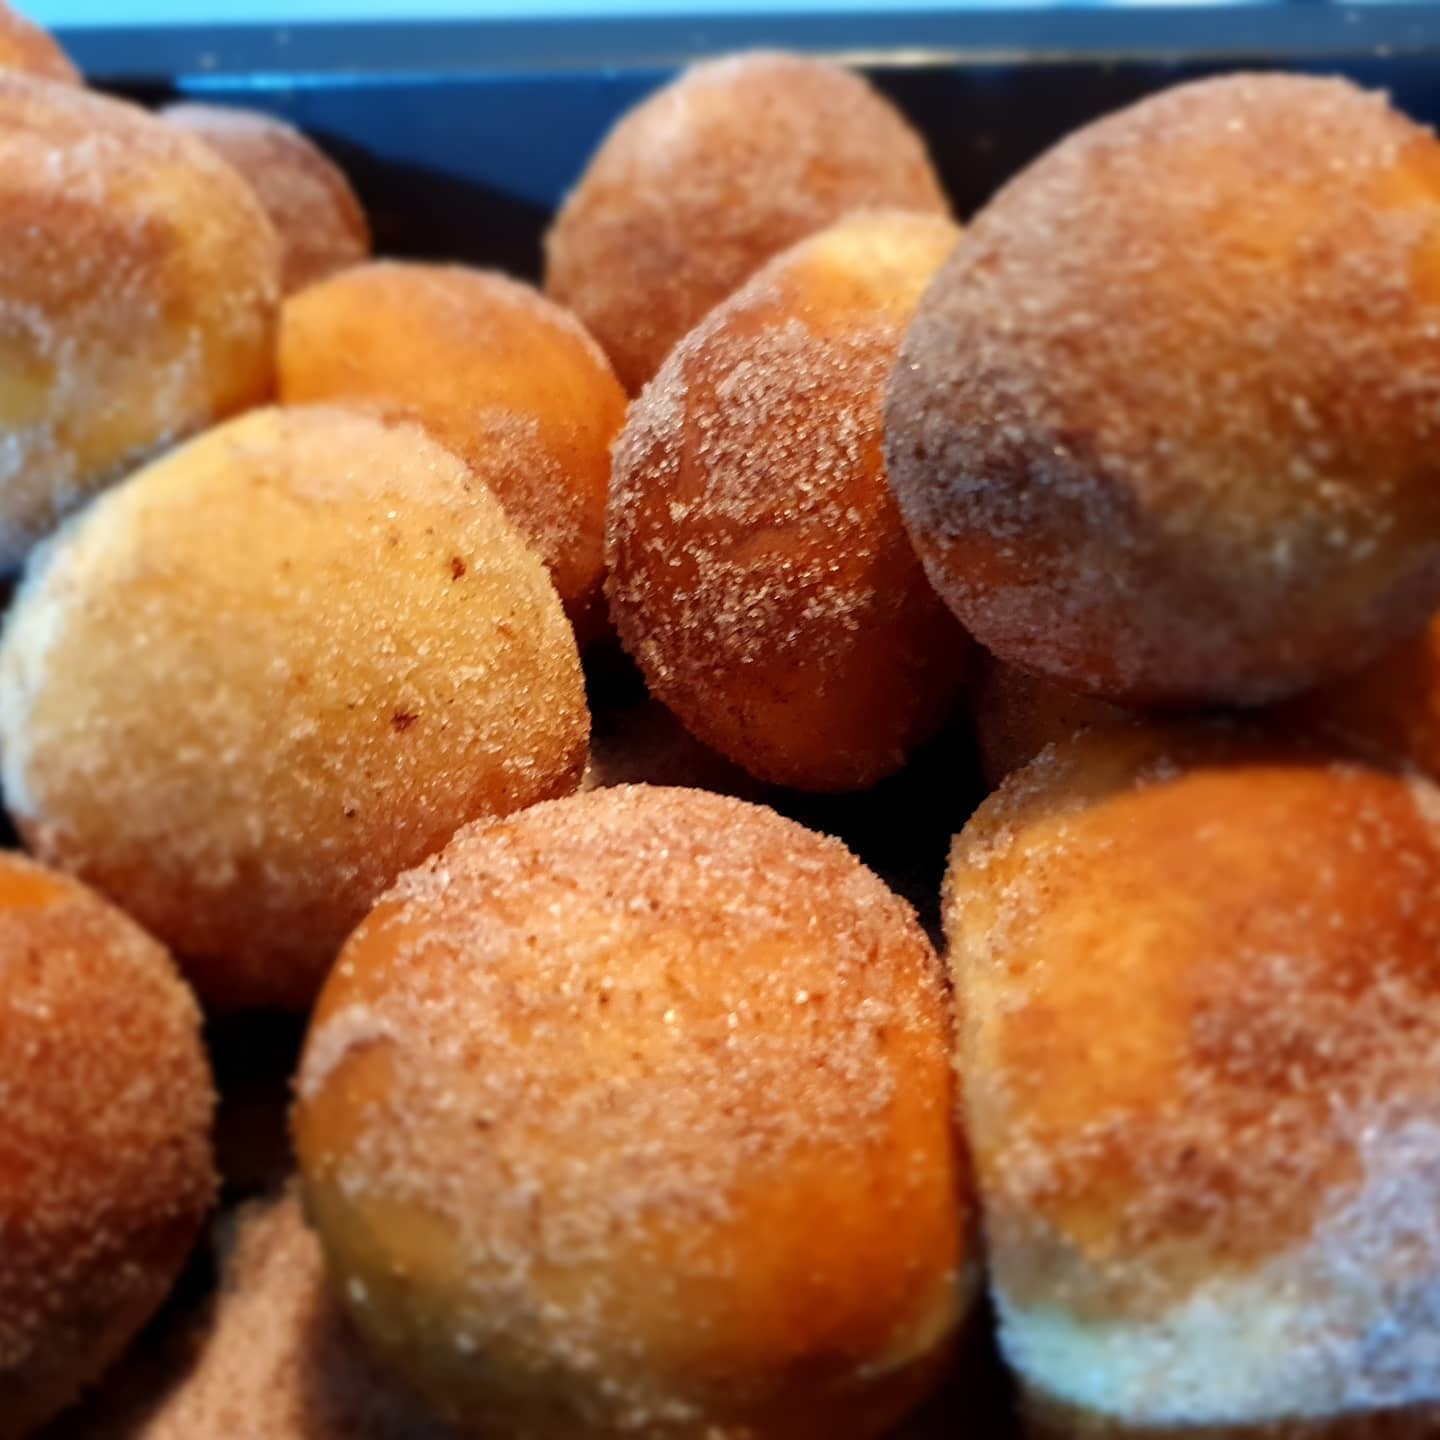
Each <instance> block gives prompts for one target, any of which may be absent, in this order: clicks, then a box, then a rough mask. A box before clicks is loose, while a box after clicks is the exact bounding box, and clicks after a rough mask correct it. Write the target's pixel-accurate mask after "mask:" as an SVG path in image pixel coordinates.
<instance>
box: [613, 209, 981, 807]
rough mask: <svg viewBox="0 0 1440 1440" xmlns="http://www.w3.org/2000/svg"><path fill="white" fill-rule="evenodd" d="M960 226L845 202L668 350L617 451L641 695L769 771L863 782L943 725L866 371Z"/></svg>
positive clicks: (617, 531)
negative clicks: (857, 208)
mask: <svg viewBox="0 0 1440 1440" xmlns="http://www.w3.org/2000/svg"><path fill="white" fill-rule="evenodd" d="M958 235H959V231H958V230H957V229H956V228H955V226H954V225H952V224H951V223H950V222H949V221H948V220H945V219H942V218H941V217H939V216H936V215H921V214H914V213H904V212H900V211H874V212H864V213H861V214H857V215H853V216H850V217H848V218H846V219H845V220H842V221H840V222H839V223H838V224H836V225H834V226H832V227H830V228H829V229H827V230H824V231H822V232H821V233H820V234H818V235H814V236H811V237H810V238H809V239H807V240H803V241H801V242H800V243H799V244H798V245H796V246H794V247H793V248H792V249H790V250H788V251H786V252H785V253H784V254H783V255H781V256H779V257H777V258H776V259H775V260H773V261H771V262H770V264H768V265H767V266H765V268H764V269H762V270H761V271H760V273H759V274H757V275H756V276H754V278H753V279H751V280H750V282H749V283H748V284H746V285H745V286H744V287H743V288H742V289H741V290H739V291H738V292H737V293H736V294H735V295H733V296H731V297H730V299H728V300H727V301H725V302H724V303H723V304H721V305H719V306H717V307H716V309H714V310H712V311H711V312H710V314H709V315H708V316H706V318H705V319H704V320H703V321H702V322H701V323H700V325H699V326H697V327H696V329H694V330H693V331H691V333H690V334H689V335H687V336H686V337H685V339H684V340H683V341H682V342H681V343H680V344H679V345H677V346H676V348H675V349H674V350H673V351H671V353H670V355H669V357H668V358H667V359H666V361H665V364H664V365H663V366H662V367H661V370H660V373H659V374H658V375H657V376H656V377H655V379H654V380H653V381H652V382H651V384H650V385H648V386H647V387H646V389H645V392H644V394H643V395H642V396H641V397H640V398H639V400H637V401H636V402H635V403H634V404H633V405H632V406H631V408H630V414H629V418H628V419H627V421H626V424H625V429H624V430H623V431H622V433H621V438H620V440H619V442H618V444H617V445H616V448H615V471H614V478H613V483H612V488H611V495H610V509H609V521H608V531H607V553H608V559H609V564H610V571H611V575H610V581H609V597H610V613H611V615H612V617H613V618H614V620H615V624H616V627H617V629H618V630H619V632H620V638H621V640H622V641H623V642H624V644H625V647H626V649H627V650H628V651H629V652H630V654H631V655H632V656H633V657H634V659H635V661H636V663H637V664H638V665H639V666H640V669H641V670H642V671H643V672H644V674H645V678H646V681H647V683H648V684H649V686H650V689H651V692H652V693H653V694H655V695H656V696H658V697H659V698H660V699H661V700H663V701H664V702H665V703H666V704H667V705H668V706H670V708H671V709H672V710H674V711H675V713H676V714H677V715H678V716H679V717H680V718H681V720H683V721H684V723H685V725H686V726H687V727H688V728H689V729H690V730H691V731H693V732H694V734H695V735H697V736H698V737H699V738H700V739H701V740H703V741H705V742H706V743H707V744H709V745H711V746H713V747H714V748H715V749H717V750H719V751H720V752H721V753H723V754H725V755H727V756H728V757H729V758H730V759H732V760H734V761H735V762H736V763H737V764H739V765H743V766H744V767H745V768H746V769H747V770H749V771H750V772H751V773H753V774H754V775H756V776H758V777H760V778H761V779H763V780H768V781H772V782H774V783H777V784H783V785H793V786H797V787H800V788H804V789H810V790H851V789H863V788H865V787H866V786H868V785H871V784H873V783H874V782H875V781H876V780H878V779H880V778H882V777H883V776H885V775H888V774H891V773H893V772H894V771H896V770H898V769H899V768H900V766H901V765H902V764H903V763H904V760H905V756H906V754H907V753H908V752H909V751H910V750H912V749H913V748H914V747H915V746H916V745H917V744H919V743H920V742H922V741H924V740H926V739H928V738H929V737H930V736H931V735H933V734H934V733H935V732H937V731H938V730H939V729H940V727H941V725H942V724H943V722H944V720H945V717H946V715H947V713H948V712H949V711H950V709H951V707H952V705H953V702H954V700H955V698H956V696H957V694H958V693H959V690H960V687H961V684H962V682H963V679H964V676H965V672H966V670H967V669H968V664H969V659H970V652H971V649H972V647H971V645H970V642H969V640H968V638H967V637H966V636H965V634H964V632H963V631H962V630H961V628H960V626H959V625H958V624H957V623H956V622H955V620H954V618H953V617H952V616H951V615H950V613H949V611H948V610H947V609H946V608H945V605H944V604H943V603H942V602H941V600H940V599H939V597H938V596H936V594H935V592H934V591H933V590H932V589H931V588H930V584H929V582H928V581H927V580H926V578H925V573H924V571H923V569H922V568H921V566H920V562H919V561H918V560H917V559H916V558H915V552H914V550H913V549H912V547H911V544H910V540H909V537H908V536H907V535H906V533H905V528H904V526H903V525H902V523H901V521H900V516H899V513H898V511H897V509H896V507H895V502H894V500H893V498H892V496H891V494H890V491H889V488H888V486H887V485H886V483H885V462H884V457H883V455H882V450H881V430H882V419H883V414H882V411H883V405H884V392H885V381H886V378H887V376H888V374H889V371H890V367H891V365H892V364H893V363H894V359H895V353H896V350H897V348H898V346H899V343H900V337H901V335H902V334H903V332H904V329H905V326H906V324H907V323H908V321H909V319H910V316H911V314H912V312H913V310H914V307H915V302H916V301H917V300H918V299H919V297H920V293H921V291H922V290H923V289H924V287H925V285H926V283H927V281H928V280H929V279H930V277H931V276H932V275H933V274H934V272H935V270H936V269H937V267H938V266H939V265H940V263H941V262H942V261H943V260H944V258H945V257H946V255H948V254H949V252H950V250H951V249H952V248H953V247H954V244H955V241H956V239H957V238H958Z"/></svg>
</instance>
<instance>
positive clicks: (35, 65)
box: [0, 0, 84, 85]
mask: <svg viewBox="0 0 1440 1440" xmlns="http://www.w3.org/2000/svg"><path fill="white" fill-rule="evenodd" d="M9 70H14V71H18V72H20V73H21V74H25V75H34V76H35V77H36V78H37V79H40V80H50V81H54V82H56V83H58V84H61V85H82V84H84V81H83V79H82V78H81V75H80V72H79V71H78V70H77V69H76V68H75V66H74V64H73V63H72V62H71V60H70V57H69V56H68V55H66V53H65V52H64V51H63V50H62V49H61V48H60V45H59V43H58V42H57V41H56V39H55V37H54V36H53V35H51V34H50V33H49V32H48V31H45V30H42V29H41V28H40V26H38V25H36V24H35V23H34V21H31V20H27V19H26V18H25V17H24V16H23V15H21V14H20V13H19V12H18V11H17V10H13V9H12V8H11V7H10V6H9V5H7V4H6V3H5V0H0V71H9Z"/></svg>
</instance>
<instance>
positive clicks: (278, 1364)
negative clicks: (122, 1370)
mask: <svg viewBox="0 0 1440 1440" xmlns="http://www.w3.org/2000/svg"><path fill="white" fill-rule="evenodd" d="M129 1440H455V1432H454V1431H452V1430H451V1429H450V1428H449V1427H448V1426H446V1425H444V1424H443V1423H442V1422H441V1421H440V1420H438V1419H436V1418H433V1417H431V1416H429V1415H427V1414H426V1413H425V1412H424V1410H423V1408H422V1407H421V1406H420V1405H419V1404H417V1403H416V1401H415V1400H414V1399H413V1398H412V1397H411V1396H410V1395H409V1394H407V1393H406V1392H404V1391H402V1390H400V1389H398V1387H396V1386H395V1385H393V1384H392V1383H391V1382H390V1381H389V1380H388V1379H387V1378H386V1377H384V1376H382V1375H381V1374H380V1373H378V1371H377V1369H376V1367H375V1366H374V1365H373V1364H372V1363H371V1362H370V1360H369V1358H368V1356H367V1355H366V1354H365V1352H364V1350H363V1349H362V1348H361V1346H360V1345H359V1344H358V1342H357V1341H356V1339H355V1337H354V1335H353V1334H352V1333H351V1331H350V1329H349V1327H348V1325H347V1324H346V1323H345V1320H344V1317H343V1315H342V1314H341V1311H340V1307H339V1306H338V1305H337V1304H336V1303H335V1301H334V1300H333V1299H332V1297H331V1295H330V1292H329V1290H328V1288H327V1286H326V1283H325V1273H324V1265H323V1262H322V1260H321V1256H320V1246H319V1244H318V1243H317V1242H316V1240H315V1237H314V1235H313V1234H312V1233H311V1232H310V1231H309V1230H308V1229H307V1228H306V1226H305V1222H304V1219H303V1217H302V1215H301V1213H300V1204H299V1201H298V1200H297V1199H296V1198H295V1196H294V1195H293V1194H287V1195H285V1196H283V1197H282V1198H281V1199H279V1200H275V1201H271V1202H269V1203H263V1204H262V1203H257V1204H254V1205H250V1206H247V1207H246V1208H245V1209H244V1210H243V1211H241V1213H240V1218H239V1221H238V1226H237V1234H236V1239H235V1244H234V1248H233V1250H232V1252H231V1254H230V1257H229V1261H228V1263H227V1265H226V1267H225V1275H224V1279H223V1281H222V1284H221V1288H220V1293H219V1295H218V1297H217V1299H216V1302H215V1306H214V1314H213V1317H212V1319H211V1322H210V1326H209V1331H208V1334H207V1335H206V1336H205V1337H204V1339H203V1341H202V1343H201V1345H200V1348H199V1354H198V1355H197V1357H196V1359H195V1362H194V1364H193V1365H192V1366H191V1368H190V1370H189V1371H188V1373H186V1374H185V1375H183V1376H181V1377H180V1378H179V1381H178V1383H175V1384H173V1385H172V1387H171V1389H170V1391H169V1393H168V1394H166V1395H165V1396H164V1397H163V1398H162V1399H161V1401H160V1403H159V1404H158V1405H157V1406H155V1408H154V1409H153V1411H152V1412H151V1414H150V1415H149V1417H148V1418H147V1419H146V1420H145V1421H144V1423H143V1424H141V1425H139V1427H138V1428H137V1429H136V1430H135V1431H134V1432H133V1433H132V1434H130V1436H129Z"/></svg>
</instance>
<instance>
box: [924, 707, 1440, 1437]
mask: <svg viewBox="0 0 1440 1440" xmlns="http://www.w3.org/2000/svg"><path fill="white" fill-rule="evenodd" d="M945 923H946V930H947V933H948V935H949V939H950V945H951V964H952V969H953V978H954V981H955V986H956V992H957V1004H958V1009H959V1013H960V1014H961V1016H962V1017H963V1021H962V1026H961V1038H960V1045H959V1059H960V1068H961V1073H962V1074H963V1076H964V1094H965V1109H966V1116H967V1120H968V1137H969V1140H970V1145H971V1153H972V1155H973V1158H974V1163H975V1165H976V1168H977V1172H978V1181H979V1188H980V1195H981V1200H982V1205H983V1208H984V1211H985V1224H986V1236H987V1241H988V1246H987V1254H988V1257H989V1261H990V1267H991V1283H992V1287H993V1291H994V1295H995V1300H996V1306H997V1310H998V1315H999V1320H1000V1339H1001V1345H1002V1347H1003V1349H1004V1352H1005V1354H1006V1357H1007V1359H1008V1360H1009V1362H1010V1364H1011V1366H1012V1367H1013V1369H1014V1370H1015V1372H1016V1374H1017V1375H1018V1377H1019V1379H1020V1381H1021V1384H1022V1387H1023V1388H1024V1390H1025V1392H1026V1394H1027V1396H1028V1402H1029V1405H1030V1408H1031V1410H1032V1413H1033V1416H1034V1423H1033V1433H1035V1434H1040V1435H1066V1436H1073V1435H1078V1434H1084V1435H1087V1436H1088V1435H1095V1436H1117V1437H1119V1436H1139V1435H1143V1436H1146V1437H1160V1436H1170V1435H1174V1436H1176V1437H1177V1440H1178V1437H1181V1436H1183V1437H1185V1440H1210V1437H1219V1436H1225V1437H1235V1440H1238V1437H1241V1436H1246V1437H1250V1436H1254V1437H1257V1440H1258V1437H1259V1436H1260V1435H1262V1434H1263V1435H1264V1436H1265V1437H1267V1440H1292V1437H1293V1440H1300V1437H1320V1436H1324V1437H1326V1440H1340V1437H1345V1440H1362V1437H1365V1440H1368V1437H1372V1436H1373V1437H1377V1440H1378V1437H1380V1436H1382V1435H1384V1436H1386V1437H1398V1436H1402V1435H1403V1436H1411V1435H1414V1436H1416V1437H1419V1436H1421V1435H1432V1434H1435V1433H1436V1427H1437V1426H1440V1406H1437V1397H1440V1351H1437V1349H1436V1347H1435V1344H1434V1336H1435V1327H1436V1323H1437V1319H1440V1315H1437V1303H1440V1302H1437V1298H1436V1297H1437V1296H1440V1229H1437V1226H1436V1223H1435V1197H1436V1194H1437V1190H1440V1130H1437V1127H1436V1120H1435V1117H1436V1114H1437V1110H1440V790H1437V789H1436V788H1435V787H1434V786H1432V785H1431V784H1430V783H1429V782H1428V781H1423V780H1407V779H1405V778H1403V777H1400V776H1397V775H1395V774H1392V773H1387V772H1383V771H1377V770H1370V769H1366V768H1363V767H1360V766H1357V765H1354V764H1341V763H1338V762H1335V761H1332V760H1330V759H1328V758H1327V757H1326V756H1325V755H1324V754H1323V753H1318V752H1317V753H1307V752H1303V751H1299V750H1297V749H1296V748H1295V747H1294V746H1293V745H1292V746H1286V745H1283V744H1280V743H1277V742H1275V741H1273V740H1265V739H1260V738H1254V737H1247V736H1246V735H1244V734H1242V733H1240V732H1238V731H1233V730H1228V731H1227V730H1214V731H1193V732H1178V731H1167V730H1160V729H1155V728H1149V727H1129V728H1124V729H1111V730H1103V731H1091V732H1089V733H1087V734H1085V735H1083V736H1081V737H1079V738H1078V739H1076V740H1074V741H1071V742H1070V743H1069V744H1067V745H1063V746H1060V747H1058V748H1053V749H1051V750H1049V751H1047V752H1045V754H1044V755H1042V756H1041V757H1040V758H1039V759H1038V760H1036V761H1035V762H1034V763H1033V764H1032V765H1030V766H1029V767H1028V768H1026V769H1024V770H1021V771H1019V772H1017V773H1016V774H1015V775H1013V776H1011V778H1010V779H1009V780H1008V781H1007V782H1006V783H1005V785H1004V786H1002V787H1001V789H1000V790H999V791H998V792H997V793H996V794H995V795H994V796H992V797H991V798H990V799H989V800H987V801H986V802H985V803H984V804H983V805H982V806H981V807H980V809H979V811H978V812H977V813H976V815H975V816H974V818H973V819H972V820H971V821H970V823H969V824H968V825H967V826H966V827H965V829H964V831H963V832H962V833H961V835H960V836H959V838H958V839H957V841H956V844H955V849H954V853H953V855H952V858H951V868H950V872H949V875H948V877H947V894H946V904H945Z"/></svg>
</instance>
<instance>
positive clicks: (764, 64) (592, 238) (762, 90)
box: [545, 52, 949, 395]
mask: <svg viewBox="0 0 1440 1440" xmlns="http://www.w3.org/2000/svg"><path fill="white" fill-rule="evenodd" d="M886 207H893V208H895V209H899V210H924V211H929V212H930V213H932V214H935V215H947V214H948V213H949V206H948V204H947V203H946V200H945V196H944V193H943V192H942V191H941V189H940V182H939V180H938V179H937V178H936V175H935V171H934V169H933V168H932V167H931V164H930V159H929V156H928V155H927V154H926V151H925V144H924V141H922V140H921V138H920V137H919V135H917V134H916V133H915V131H914V130H913V129H911V127H910V125H909V123H908V122H907V121H906V120H905V118H904V117H903V116H902V115H901V114H900V113H899V111H897V110H896V109H895V108H894V107H893V106H892V105H891V104H890V102H889V101H888V100H886V99H884V98H883V97H882V96H881V95H879V94H878V93H877V92H876V91H875V90H873V89H872V88H871V87H870V85H869V84H868V83H867V82H866V81H865V80H863V79H862V78H861V77H860V76H859V75H856V74H854V73H852V72H851V71H849V70H845V69H842V68H840V67H839V66H836V65H832V64H830V63H829V62H827V61H824V60H816V59H810V58H808V57H805V56H801V55H785V54H771V53H766V52H754V53H750V54H744V55H735V56H731V57H729V58H726V59H721V60H708V61H705V62H704V63H703V64H699V65H694V66H692V67H691V68H690V69H688V70H686V71H685V72H684V74H682V75H681V76H680V77H679V79H677V80H675V81H673V82H672V83H671V84H669V85H667V86H665V88H664V89H662V90H660V91H658V92H657V93H656V94H654V95H652V96H650V97H649V98H648V99H647V100H645V101H644V102H643V103H642V104H640V105H638V106H637V107H636V108H635V109H633V110H631V111H630V112H629V113H628V114H627V115H625V116H624V117H623V118H622V119H621V120H620V122H619V124H617V125H616V126H615V128H614V129H613V130H612V131H611V132H610V134H609V135H608V136H607V137H606V139H605V141H604V143H603V144H602V145H601V146H600V148H599V150H598V151H597V152H596V153H595V155H594V157H593V158H592V159H591V161H590V164H589V166H588V167H587V168H586V170H585V173H584V174H583V175H582V176H581V177H580V180H579V182H578V183H577V185H576V186H575V189H574V190H573V191H572V192H571V193H570V195H569V197H568V198H567V199H566V201H565V203H564V205H563V206H562V207H561V209H560V212H559V214H558V215H557V216H556V218H555V223H554V225H553V227H552V228H551V230H550V233H549V235H547V236H546V239H545V289H546V292H547V293H548V294H549V295H551V296H552V297H553V298H554V299H556V300H558V301H559V302H560V304H562V305H565V306H568V307H569V308H570V309H572V310H574V311H575V313H576V314H577V315H579V317H580V318H581V320H583V321H584V322H585V324H586V326H587V327H588V328H589V330H590V332H591V333H592V334H593V335H594V336H595V338H596V339H597V340H598V341H599V342H600V344H601V346H602V347H603V348H604V350H605V353H606V354H607V355H609V357H610V362H611V364H613V365H614V367H615V373H616V374H617V375H619V377H620V382H621V384H623V385H624V386H625V388H626V389H627V390H628V391H629V392H630V393H631V394H632V395H633V394H635V393H637V392H638V391H639V389H640V387H641V386H642V385H643V384H644V383H645V382H646V381H647V380H648V379H650V377H651V376H652V375H653V374H654V373H655V372H656V371H657V370H658V369H659V368H660V362H661V361H662V360H664V358H665V356H666V355H667V354H668V353H669V351H670V348H671V346H673V345H674V344H675V343H676V341H678V340H679V339H680V338H681V337H682V336H684V335H685V334H687V333H688V332H689V331H690V330H691V329H693V328H694V327H695V325H697V324H698V323H699V322H700V320H701V319H702V318H703V317H704V316H705V314H706V312H707V311H709V310H710V309H712V308H713V307H714V306H715V305H717V304H719V302H720V301H721V300H723V299H724V298H725V297H726V296H727V295H729V294H730V293H731V292H732V291H734V290H736V289H737V288H738V287H739V286H740V285H741V284H743V283H744V282H745V281H746V280H747V279H749V278H750V276H751V275H753V274H754V273H755V271H756V270H758V269H759V268H760V267H761V265H763V264H764V263H765V262H766V261H767V260H769V259H770V258H771V257H772V256H774V255H778V254H779V253H780V251H782V250H784V249H786V248H788V247H789V246H791V245H793V244H794V243H795V242H796V241H797V240H802V239H804V237H805V236H807V235H810V234H813V233H814V232H815V231H816V230H821V229H824V228H825V226H827V225H830V224H832V223H833V222H834V221H836V220H838V219H839V218H840V217H841V216H842V215H844V214H846V213H847V212H848V211H851V210H863V209H880V208H886Z"/></svg>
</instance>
